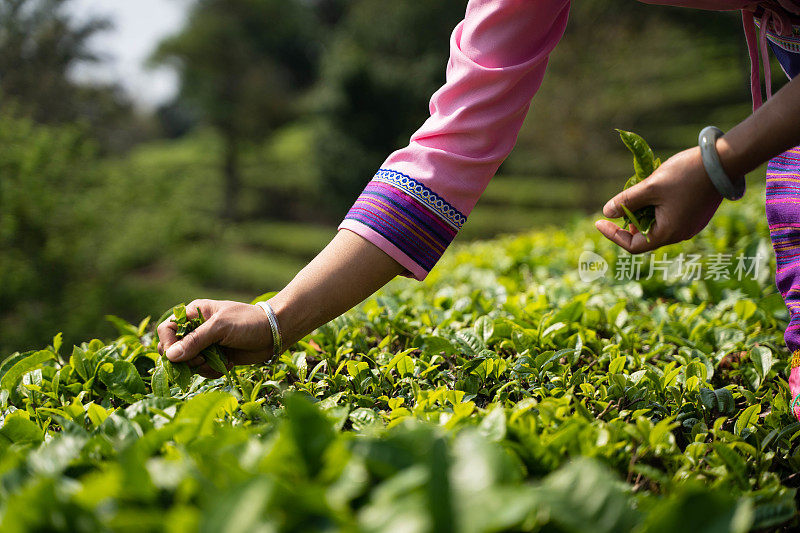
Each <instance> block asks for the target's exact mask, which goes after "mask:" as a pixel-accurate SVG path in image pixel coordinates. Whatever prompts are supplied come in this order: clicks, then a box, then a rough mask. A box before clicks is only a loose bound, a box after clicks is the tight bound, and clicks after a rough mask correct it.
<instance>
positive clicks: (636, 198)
mask: <svg viewBox="0 0 800 533" xmlns="http://www.w3.org/2000/svg"><path fill="white" fill-rule="evenodd" d="M653 200H655V197H654V196H653V189H652V187H651V186H650V183H648V182H647V180H644V181H640V182H639V183H637V184H636V185H634V186H633V187H631V188H630V189H625V190H624V191H622V192H620V193H619V194H618V195H616V196H615V197H614V198H612V199H611V200H609V201H608V202H607V203H606V205H604V206H603V215H604V216H606V217H608V218H619V217H621V216H622V215H624V214H625V212H624V211H623V210H622V207H620V206H622V205H624V206H625V207H627V208H628V209H629V210H630V211H636V210H637V209H641V208H642V207H647V206H648V205H653Z"/></svg>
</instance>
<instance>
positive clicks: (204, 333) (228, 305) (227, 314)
mask: <svg viewBox="0 0 800 533" xmlns="http://www.w3.org/2000/svg"><path fill="white" fill-rule="evenodd" d="M198 308H199V309H200V311H201V312H202V313H203V317H204V318H205V319H206V321H205V322H203V324H201V325H200V326H199V327H198V328H197V329H195V330H194V331H192V332H191V333H189V334H188V335H186V336H185V337H184V338H183V339H180V340H179V339H178V338H177V337H176V336H175V331H176V329H177V326H176V324H175V322H173V321H172V318H174V317H171V318H168V319H167V320H165V321H164V322H162V323H161V324H159V326H158V339H159V343H158V351H159V352H161V353H164V354H165V355H166V356H167V359H169V360H170V361H172V362H173V363H183V362H185V363H187V364H188V365H189V366H191V367H193V370H194V371H195V372H197V373H198V374H200V375H201V376H203V377H207V378H216V377H219V376H220V375H221V374H220V373H219V372H215V371H214V370H212V369H211V367H209V366H208V364H206V362H205V359H203V356H202V355H199V354H200V352H201V351H202V350H203V349H204V348H207V347H208V346H210V345H212V344H215V343H216V344H218V345H219V346H220V347H221V348H222V351H223V353H224V354H225V355H226V356H227V358H228V362H229V364H230V366H233V365H247V364H255V363H264V362H266V361H267V360H268V359H269V358H270V357H272V333H271V330H270V327H269V320H268V319H267V315H266V313H264V311H263V310H262V309H261V308H260V307H258V306H255V305H249V304H245V303H241V302H231V301H219V300H195V301H193V302H192V303H190V304H189V305H187V306H186V315H187V316H188V317H189V318H195V317H197V316H198V315H197V309H198Z"/></svg>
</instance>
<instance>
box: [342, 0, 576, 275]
mask: <svg viewBox="0 0 800 533" xmlns="http://www.w3.org/2000/svg"><path fill="white" fill-rule="evenodd" d="M568 14H569V0H470V2H469V4H468V6H467V12H466V16H465V18H464V20H463V21H461V23H459V24H458V26H456V28H455V30H454V31H453V34H452V36H451V39H450V60H449V61H448V63H447V81H446V83H445V85H444V86H443V87H441V88H440V89H439V90H438V91H436V93H434V95H433V97H432V98H431V102H430V113H431V116H430V118H429V119H428V120H427V121H426V122H425V123H424V124H423V125H422V127H421V128H420V129H419V130H418V131H417V132H416V133H414V135H412V137H411V142H410V143H409V145H408V146H407V147H405V148H402V149H400V150H397V151H396V152H394V153H393V154H391V155H390V156H389V158H388V159H387V160H386V162H385V163H384V164H383V165H382V167H381V169H380V170H379V171H378V172H377V174H375V176H374V177H373V178H372V180H371V181H370V182H369V183H368V184H367V187H366V188H365V189H364V192H363V193H362V194H361V196H359V198H358V200H357V201H356V203H355V204H354V205H353V207H352V208H351V209H350V211H349V212H348V214H347V216H346V217H345V219H344V221H343V222H342V224H341V225H340V226H339V229H348V230H350V231H354V232H355V233H357V234H359V235H361V236H362V237H364V238H365V239H367V240H369V241H370V242H372V243H373V244H375V245H376V246H378V247H379V248H381V249H382V250H384V251H385V252H386V253H388V254H389V255H390V256H391V257H393V258H394V259H395V260H397V261H398V262H399V263H400V264H401V265H403V266H404V267H405V268H406V270H407V274H410V275H412V276H413V277H415V278H417V279H423V278H425V276H426V275H427V273H428V272H429V271H430V270H431V268H433V266H434V264H436V262H437V261H438V260H439V258H440V257H441V255H442V254H443V253H444V251H445V249H446V248H447V246H448V245H449V244H450V242H451V241H452V240H453V238H454V237H455V235H456V233H457V232H458V230H459V229H461V226H462V225H463V224H464V222H465V221H466V217H467V215H469V213H470V212H471V211H472V208H473V207H475V203H476V202H477V201H478V198H479V197H480V195H481V194H482V193H483V191H484V189H485V188H486V186H487V185H488V183H489V180H490V179H491V178H492V176H494V174H495V172H497V169H498V167H499V166H500V164H501V163H502V162H503V160H504V159H505V158H506V157H507V156H508V154H509V153H510V152H511V149H512V148H513V147H514V144H515V143H516V140H517V134H518V133H519V129H520V127H521V126H522V122H523V120H524V119H525V115H526V114H527V112H528V108H529V106H530V101H531V98H532V97H533V95H534V94H535V93H536V91H537V90H538V89H539V86H540V85H541V83H542V78H543V76H544V71H545V67H546V65H547V58H548V56H549V54H550V52H551V51H552V50H553V48H554V47H555V45H556V44H557V43H558V41H559V39H560V38H561V35H562V34H563V33H564V28H565V26H566V24H567V17H568Z"/></svg>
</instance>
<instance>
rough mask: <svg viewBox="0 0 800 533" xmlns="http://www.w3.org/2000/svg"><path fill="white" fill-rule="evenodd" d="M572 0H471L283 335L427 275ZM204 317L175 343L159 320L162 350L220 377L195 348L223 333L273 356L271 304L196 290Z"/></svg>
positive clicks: (530, 87) (283, 312) (507, 132)
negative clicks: (441, 69) (431, 83)
mask: <svg viewBox="0 0 800 533" xmlns="http://www.w3.org/2000/svg"><path fill="white" fill-rule="evenodd" d="M568 14H569V1H568V0H470V2H469V4H468V6H467V10H466V16H465V18H464V20H463V21H462V22H461V23H460V24H459V25H458V26H457V27H456V28H455V30H454V31H453V34H452V36H451V39H450V60H449V61H448V63H447V72H446V74H447V81H446V83H445V85H444V86H443V87H442V88H441V89H439V90H438V91H436V93H435V94H434V95H433V97H432V98H431V102H430V112H431V116H430V117H429V118H428V120H427V121H426V122H425V123H424V124H423V125H422V127H421V128H420V129H419V130H418V131H417V132H416V133H414V135H413V136H412V137H411V142H410V143H409V145H408V146H407V147H405V148H402V149H400V150H398V151H396V152H394V153H393V154H392V155H390V156H389V158H388V159H387V160H386V162H385V163H384V165H383V166H382V169H381V170H380V171H379V172H378V174H376V176H375V177H374V178H373V179H372V181H370V183H369V184H368V185H367V187H366V189H365V190H364V192H363V193H362V194H361V196H360V197H359V198H358V200H357V201H356V203H355V205H354V206H353V208H352V209H351V210H350V212H349V213H348V215H347V216H346V217H345V220H344V221H343V222H342V224H341V226H340V231H339V232H338V234H337V235H336V237H335V238H334V239H333V240H332V241H331V243H330V244H329V245H328V246H327V247H326V248H325V250H323V251H322V253H320V254H319V256H317V257H316V258H315V259H314V260H313V261H312V262H311V263H310V264H309V265H308V266H307V267H305V268H304V269H303V270H302V271H301V272H300V273H299V274H298V275H297V276H296V277H295V278H294V280H292V282H291V283H290V284H289V285H288V286H287V287H286V288H285V289H284V290H282V291H281V292H280V293H279V294H278V295H276V296H275V297H274V298H273V299H272V300H271V305H272V306H273V308H274V310H275V313H276V315H277V317H278V321H279V323H280V326H281V329H282V333H283V336H284V337H285V339H284V345H288V344H289V343H293V342H295V341H296V340H297V339H299V338H302V337H303V336H304V335H305V334H307V333H309V332H310V331H312V330H313V329H314V328H316V327H318V326H320V325H321V324H324V323H325V322H327V321H329V320H330V319H332V318H334V317H336V316H338V315H339V314H341V313H343V312H344V311H346V310H348V309H350V308H351V307H352V306H354V305H355V304H357V303H358V302H360V301H362V300H363V299H364V298H366V297H367V296H369V295H370V294H372V293H373V292H374V291H376V290H377V289H378V288H380V287H381V286H383V285H384V284H385V283H386V282H388V281H389V280H390V279H392V278H393V277H394V276H396V275H397V274H400V273H403V274H406V275H409V274H410V275H412V276H414V277H415V278H417V279H422V278H424V277H425V276H426V275H427V273H428V271H429V270H430V269H431V268H432V267H433V265H434V264H435V263H436V262H437V261H438V259H439V257H441V255H442V253H444V251H445V249H446V248H447V246H448V245H449V244H450V242H451V241H452V239H453V238H454V237H455V235H456V233H457V232H458V230H459V229H460V227H461V224H463V222H464V220H465V219H466V215H468V214H469V212H470V211H471V210H472V208H473V207H474V205H475V203H476V202H477V200H478V197H479V196H480V195H481V193H482V192H483V190H484V189H485V188H486V185H487V184H488V182H489V180H490V179H491V177H492V176H493V175H494V173H495V172H496V171H497V168H498V167H499V166H500V164H501V163H502V161H503V160H504V159H505V157H506V156H507V155H508V154H509V152H510V151H511V149H512V148H513V146H514V143H515V142H516V137H517V133H518V132H519V128H520V126H521V125H522V122H523V120H524V118H525V115H526V113H527V111H528V107H529V106H530V101H531V98H532V97H533V95H534V93H535V92H536V91H537V90H538V89H539V86H540V85H541V82H542V78H543V77H544V71H545V67H546V66H547V59H548V57H549V54H550V52H551V50H552V49H553V47H555V45H556V43H557V42H558V40H559V39H560V38H561V35H562V34H563V32H564V28H565V26H566V23H567V17H568ZM196 307H199V308H200V310H201V311H202V312H203V316H205V317H206V318H207V322H206V323H205V324H203V325H202V326H201V327H199V328H198V329H197V330H195V332H193V333H192V334H190V335H189V336H187V337H186V338H184V339H183V340H181V341H180V342H177V339H176V338H175V325H174V323H172V322H169V321H167V322H165V323H164V324H161V325H160V326H159V330H158V331H159V339H160V341H161V342H160V345H159V349H160V350H162V351H164V350H166V354H167V357H169V358H170V359H171V360H173V361H187V362H189V364H191V365H192V366H196V367H198V372H200V373H201V374H204V375H213V371H211V369H210V368H208V367H207V365H205V362H204V361H202V358H201V357H197V354H198V353H199V352H200V351H201V350H202V348H204V347H206V346H208V345H209V344H211V343H219V344H220V345H221V346H222V347H223V349H225V351H226V353H227V355H228V356H229V358H230V360H231V361H232V362H233V363H235V364H243V363H253V362H258V361H265V360H267V359H268V358H269V357H270V356H271V355H272V339H271V335H270V333H269V325H268V322H267V318H266V316H265V314H264V312H263V311H262V310H261V309H259V308H258V307H255V306H249V305H246V304H242V303H238V302H220V301H215V300H197V301H195V302H192V303H191V304H190V305H189V306H187V313H189V314H190V316H192V315H193V314H195V313H196V310H195V308H196Z"/></svg>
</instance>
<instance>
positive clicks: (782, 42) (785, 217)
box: [766, 27, 800, 419]
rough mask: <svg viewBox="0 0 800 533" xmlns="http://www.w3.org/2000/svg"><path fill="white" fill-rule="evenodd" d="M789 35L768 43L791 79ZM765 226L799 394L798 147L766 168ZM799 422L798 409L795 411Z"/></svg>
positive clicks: (799, 35) (792, 38)
mask: <svg viewBox="0 0 800 533" xmlns="http://www.w3.org/2000/svg"><path fill="white" fill-rule="evenodd" d="M791 33H792V34H791V35H785V36H780V35H775V34H773V33H772V32H767V35H766V37H767V39H768V40H769V42H770V47H771V48H772V50H773V52H775V56H776V57H777V58H778V61H780V63H781V66H782V67H783V70H784V72H786V74H787V75H788V76H789V77H794V76H795V75H796V74H797V73H798V67H800V29H799V28H798V27H794V28H793V31H792V32H791ZM766 210H767V222H768V223H769V234H770V239H771V240H772V247H773V249H774V250H775V259H776V268H775V283H776V285H777V286H778V291H779V292H780V293H781V296H783V300H784V301H785V302H786V307H787V308H788V309H789V314H790V317H791V318H790V319H789V326H788V327H787V328H786V331H785V333H784V340H785V341H786V346H787V347H788V348H789V350H790V351H791V352H792V353H793V356H792V363H791V366H792V369H791V374H790V376H789V388H790V389H791V392H792V397H793V398H794V397H797V395H798V394H800V146H798V147H795V148H792V149H791V150H787V151H786V152H784V153H783V154H781V155H779V156H777V157H775V158H773V159H772V160H771V161H770V162H769V164H768V165H767V192H766ZM794 414H795V416H797V417H798V419H800V407H796V408H795V413H794Z"/></svg>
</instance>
